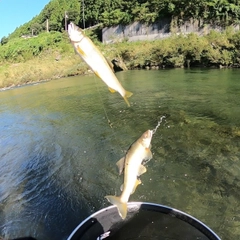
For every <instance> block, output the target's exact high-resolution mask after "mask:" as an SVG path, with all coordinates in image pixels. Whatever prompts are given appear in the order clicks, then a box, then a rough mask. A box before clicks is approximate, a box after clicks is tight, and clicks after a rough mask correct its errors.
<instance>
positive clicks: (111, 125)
mask: <svg viewBox="0 0 240 240" xmlns="http://www.w3.org/2000/svg"><path fill="white" fill-rule="evenodd" d="M96 79H97V77H96V76H95V74H94V80H95V84H96V88H97V90H98V94H99V97H100V100H101V105H102V108H103V110H104V113H105V116H106V118H107V121H108V125H109V126H110V128H111V129H112V132H113V136H114V138H115V141H116V142H117V137H116V134H115V131H114V129H113V123H112V122H111V121H110V119H109V117H108V114H107V111H106V108H105V106H104V102H103V99H102V95H101V92H100V89H99V84H98V82H97V80H96ZM117 145H118V147H119V149H120V152H124V151H123V150H122V149H121V147H120V145H119V144H117ZM119 159H120V158H119ZM116 161H117V160H116ZM117 188H119V186H117V182H116V186H115V195H117V190H116V189H117Z"/></svg>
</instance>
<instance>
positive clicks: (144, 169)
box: [138, 165, 147, 176]
mask: <svg viewBox="0 0 240 240" xmlns="http://www.w3.org/2000/svg"><path fill="white" fill-rule="evenodd" d="M146 171H147V169H146V167H144V166H143V165H140V166H139V169H138V176H140V175H142V174H144V173H145V172H146Z"/></svg>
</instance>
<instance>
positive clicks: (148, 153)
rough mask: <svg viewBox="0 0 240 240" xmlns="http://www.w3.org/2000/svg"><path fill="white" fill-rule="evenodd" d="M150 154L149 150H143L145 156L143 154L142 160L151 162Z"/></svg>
mask: <svg viewBox="0 0 240 240" xmlns="http://www.w3.org/2000/svg"><path fill="white" fill-rule="evenodd" d="M152 156H153V155H152V152H151V150H150V148H146V149H145V154H144V158H143V160H144V161H146V160H151V159H152Z"/></svg>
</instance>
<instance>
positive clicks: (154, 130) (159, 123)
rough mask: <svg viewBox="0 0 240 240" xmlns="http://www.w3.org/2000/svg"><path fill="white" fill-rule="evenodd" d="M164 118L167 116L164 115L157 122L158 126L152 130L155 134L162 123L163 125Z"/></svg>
mask: <svg viewBox="0 0 240 240" xmlns="http://www.w3.org/2000/svg"><path fill="white" fill-rule="evenodd" d="M164 118H166V116H162V117H161V118H160V120H159V121H158V123H157V126H156V127H155V128H154V129H153V130H152V134H154V133H155V132H156V131H157V129H158V128H159V127H160V125H161V123H162V121H163V119H164Z"/></svg>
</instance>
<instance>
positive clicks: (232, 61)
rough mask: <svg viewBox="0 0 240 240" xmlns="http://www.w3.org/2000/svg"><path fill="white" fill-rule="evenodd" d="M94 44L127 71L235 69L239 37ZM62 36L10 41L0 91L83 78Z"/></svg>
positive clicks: (0, 68)
mask: <svg viewBox="0 0 240 240" xmlns="http://www.w3.org/2000/svg"><path fill="white" fill-rule="evenodd" d="M94 42H95V44H96V45H97V46H98V48H100V51H101V52H102V53H103V55H104V56H105V57H107V58H108V59H109V60H111V59H114V58H115V59H119V58H120V59H121V60H122V61H123V62H124V63H125V64H126V66H127V67H128V68H129V69H135V68H146V67H150V68H151V67H152V66H158V67H186V66H187V65H188V64H189V65H190V66H206V67H210V66H216V67H233V66H238V67H240V32H237V33H235V32H234V31H231V29H227V30H226V31H225V32H223V33H219V32H215V31H212V32H211V33H210V34H208V35H206V36H198V35H197V34H193V33H192V34H188V35H179V36H177V35H172V36H171V37H170V38H167V39H163V40H156V41H141V42H127V41H124V42H118V43H114V44H109V45H105V44H102V43H100V42H97V43H96V39H94ZM87 70H88V67H87V65H86V64H85V63H84V62H83V61H82V59H81V58H80V57H79V56H78V55H77V54H75V52H74V50H73V47H72V45H71V44H70V41H69V39H68V36H67V34H66V33H59V32H54V33H44V34H40V35H39V36H38V37H36V38H30V39H13V40H11V41H9V42H8V43H7V44H5V45H3V46H0V88H3V87H10V86H16V85H22V84H26V83H31V82H37V81H41V80H48V79H54V78H61V77H67V76H72V75H78V74H86V73H88V71H87Z"/></svg>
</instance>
